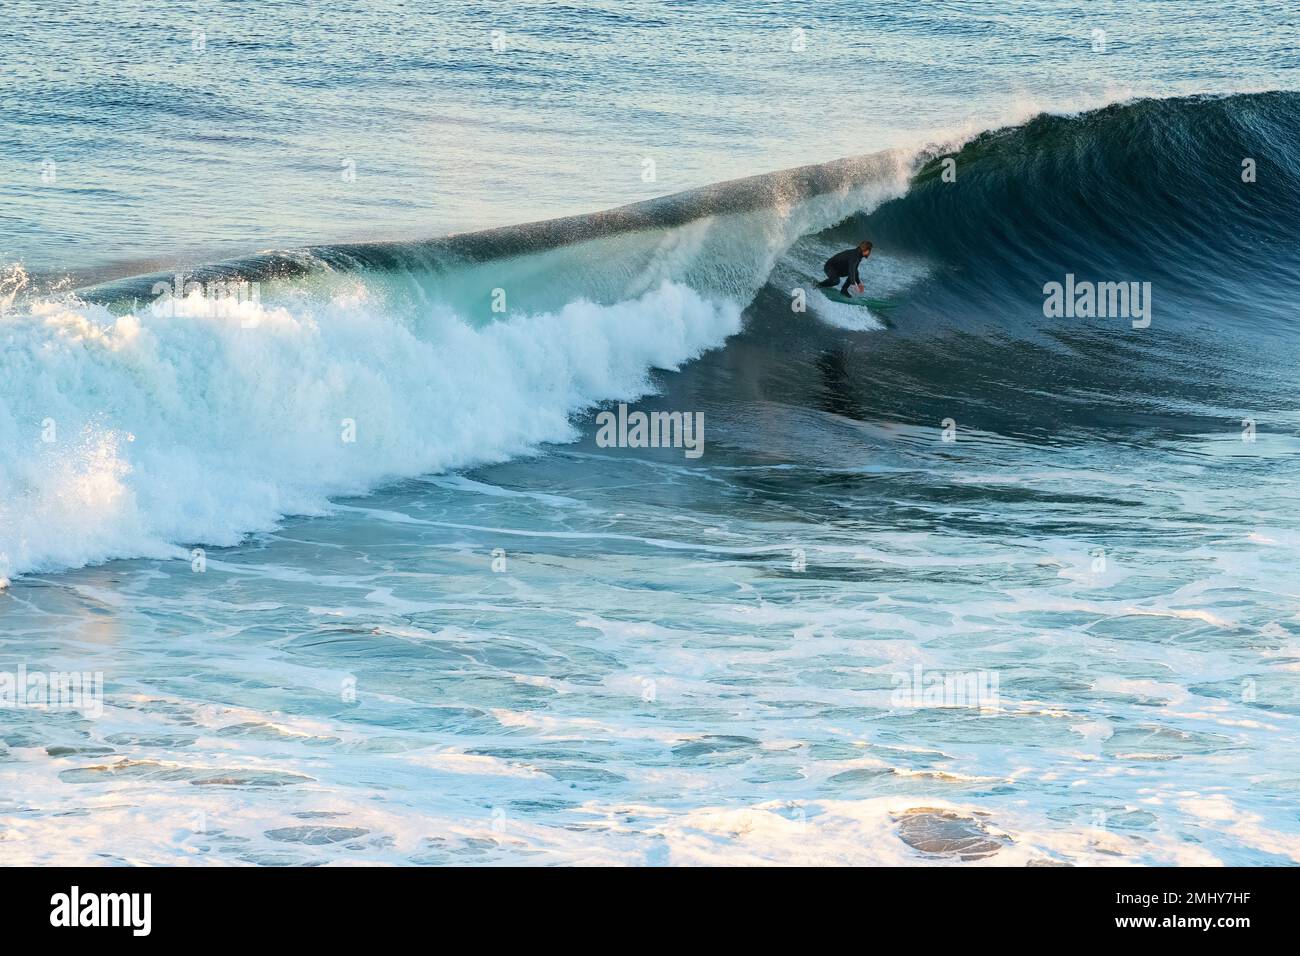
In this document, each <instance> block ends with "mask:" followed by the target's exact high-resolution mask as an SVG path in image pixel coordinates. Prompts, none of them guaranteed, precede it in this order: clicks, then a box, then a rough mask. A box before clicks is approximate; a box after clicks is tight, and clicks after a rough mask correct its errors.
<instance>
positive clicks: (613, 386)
mask: <svg viewBox="0 0 1300 956" xmlns="http://www.w3.org/2000/svg"><path fill="white" fill-rule="evenodd" d="M5 12H6V16H5V17H4V19H3V22H0V64H2V65H0V74H2V75H3V77H4V82H3V83H2V84H0V863H6V864H11V863H29V864H32V863H34V864H76V863H99V864H139V863H196V864H204V863H206V864H225V865H234V864H243V865H246V864H253V865H285V864H302V865H317V864H344V865H346V864H374V863H379V864H429V865H439V864H538V865H549V864H559V863H596V864H649V865H665V864H668V865H671V864H692V863H744V864H751V863H791V864H824V863H852V864H875V863H890V864H895V863H897V864H942V865H958V866H978V865H988V864H1002V865H1008V864H1009V865H1022V864H1023V865H1141V864H1151V865H1198V864H1229V865H1235V864H1268V865H1276V864H1294V863H1297V862H1300V816H1298V815H1297V811H1296V806H1297V798H1298V797H1300V576H1298V575H1297V573H1296V568H1297V567H1298V566H1300V484H1297V480H1298V479H1300V392H1298V391H1297V384H1298V379H1300V373H1298V371H1297V370H1298V369H1300V364H1298V362H1300V328H1297V302H1298V301H1300V92H1297V91H1298V90H1300V43H1297V39H1296V38H1297V36H1300V29H1298V27H1300V22H1298V21H1300V9H1298V8H1297V7H1296V6H1295V4H1292V3H1268V2H1263V3H1260V2H1251V3H1245V2H1222V3H1208V2H1193V3H1188V4H1168V3H1155V2H1150V3H1146V2H1135V3H1123V4H1119V3H1113V4H1112V3H1091V4H1079V5H1074V4H1067V3H1061V2H1055V0H1029V2H1025V3H1018V4H1015V5H1006V6H1002V7H993V6H990V7H988V8H984V7H983V5H977V4H969V3H955V2H954V3H946V2H945V3H883V4H881V3H873V4H859V3H835V2H819V3H816V4H812V3H806V4H805V3H768V4H756V5H749V6H747V7H745V8H744V9H736V8H735V6H734V5H731V4H722V3H714V2H700V0H696V2H689V3H685V2H683V3H648V2H631V0H629V2H622V3H613V2H608V3H571V4H568V3H542V2H521V3H514V4H510V5H508V6H501V5H495V4H492V5H489V4H475V3H441V2H437V3H433V2H431V3H420V4H415V3H403V2H397V0H377V2H368V3H365V4H354V3H343V2H300V3H288V2H283V3H277V2H260V3H252V2H249V3H211V4H207V3H179V4H171V5H168V6H167V7H166V8H165V9H164V8H161V7H155V6H152V5H147V6H146V5H142V4H138V3H136V2H132V0H101V2H99V3H95V4H91V5H86V6H83V5H80V4H71V3H68V4H54V5H53V6H51V5H48V4H35V3H29V2H25V0H17V2H10V3H8V4H7V5H6V11H5ZM862 238H869V239H871V240H872V241H873V242H874V243H875V248H874V252H873V254H872V256H871V258H870V259H869V260H868V261H867V262H866V263H865V264H864V267H863V279H864V282H865V285H866V295H867V297H868V298H869V299H870V300H871V301H870V304H868V305H862V304H846V303H842V302H834V301H831V300H829V299H827V298H826V297H824V296H823V295H822V294H821V293H820V292H818V291H817V290H816V289H815V288H813V285H812V283H813V282H815V281H816V280H818V279H820V278H821V271H820V270H821V263H822V262H823V260H824V259H825V258H826V257H827V256H829V255H830V254H831V253H833V252H836V251H838V250H840V249H843V248H846V247H848V246H851V245H853V244H855V243H856V242H857V241H858V240H859V239H862ZM192 283H197V286H192V285H191V284H192ZM1053 283H1056V284H1059V286H1060V287H1061V288H1068V289H1069V290H1071V291H1070V293H1067V294H1066V295H1065V298H1066V299H1068V300H1069V301H1068V307H1066V308H1064V309H1055V308H1053V307H1052V301H1051V298H1052V297H1051V295H1050V293H1049V290H1050V288H1051V287H1052V284H1053ZM1095 284H1107V285H1106V286H1097V288H1098V296H1097V298H1096V299H1093V298H1092V297H1091V290H1092V289H1093V288H1094V287H1095ZM1085 287H1086V288H1087V289H1088V290H1089V296H1088V301H1089V302H1091V303H1092V304H1093V306H1094V307H1093V308H1088V307H1085V306H1084V305H1082V304H1081V303H1082V302H1083V300H1082V299H1076V298H1075V297H1074V295H1073V292H1074V290H1076V289H1081V288H1085ZM1121 290H1122V292H1123V293H1124V298H1123V302H1122V307H1121V300H1120V298H1119V296H1120V292H1121ZM1103 306H1104V307H1103ZM651 412H662V413H666V414H668V415H676V416H677V420H678V421H682V420H689V421H697V422H702V431H697V432H696V433H695V435H696V437H697V438H700V439H701V440H702V441H701V443H700V444H698V445H697V446H695V447H694V448H692V447H691V446H690V445H689V444H688V443H677V444H676V445H675V446H674V447H635V444H636V443H635V442H634V441H633V442H629V441H621V442H620V443H619V445H618V446H617V447H610V445H609V442H608V441H606V440H605V438H606V437H608V432H609V430H608V429H607V428H605V427H604V426H605V425H606V423H607V422H608V420H609V418H610V417H613V418H614V419H615V420H617V419H619V418H620V417H621V418H623V419H626V418H627V417H628V415H635V414H636V413H651ZM624 431H625V433H626V430H624ZM615 432H616V433H617V429H615ZM69 674H76V675H86V679H85V681H84V686H85V687H86V688H88V689H87V691H86V692H85V693H84V694H82V695H81V696H80V697H78V698H77V700H76V701H74V702H72V704H75V706H73V705H72V704H70V703H69V701H68V700H66V699H63V700H55V699H53V698H52V697H51V696H49V691H48V687H47V683H48V682H50V681H52V683H54V684H58V683H59V681H60V680H62V679H63V677H60V676H59V675H65V676H66V675H69ZM50 675H55V676H54V677H53V678H51V677H50ZM79 686H82V685H79ZM16 688H17V690H16Z"/></svg>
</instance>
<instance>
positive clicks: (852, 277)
mask: <svg viewBox="0 0 1300 956" xmlns="http://www.w3.org/2000/svg"><path fill="white" fill-rule="evenodd" d="M861 264H862V250H861V249H859V248H858V247H857V246H854V247H853V248H852V249H845V250H844V251H843V252H837V253H835V255H833V256H831V257H830V258H829V259H827V260H826V265H824V266H822V268H823V269H825V270H826V281H825V282H818V283H817V286H818V288H821V289H828V288H830V287H831V286H833V285H834V284H835V283H837V282H839V281H840V280H841V279H843V280H844V284H843V285H842V286H840V294H841V295H848V294H849V286H851V285H857V284H858V283H859V282H861V281H862V280H861V279H859V278H858V266H860V265H861Z"/></svg>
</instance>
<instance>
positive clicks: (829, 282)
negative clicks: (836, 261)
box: [817, 267, 841, 289]
mask: <svg viewBox="0 0 1300 956" xmlns="http://www.w3.org/2000/svg"><path fill="white" fill-rule="evenodd" d="M825 272H826V278H825V280H824V281H822V282H818V283H817V288H819V289H829V288H830V287H831V286H833V285H834V284H835V283H837V282H839V281H840V278H841V276H840V274H839V273H838V272H836V271H835V270H834V269H831V268H829V267H827V268H826V269H825Z"/></svg>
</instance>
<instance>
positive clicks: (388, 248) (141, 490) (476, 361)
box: [0, 156, 906, 577]
mask: <svg viewBox="0 0 1300 956" xmlns="http://www.w3.org/2000/svg"><path fill="white" fill-rule="evenodd" d="M905 184H906V167H905V166H904V165H903V164H901V162H900V160H899V159H898V158H897V157H889V156H882V157H875V158H869V159H867V160H863V161H853V162H842V163H833V164H827V165H826V166H821V167H808V168H803V169H797V170H790V171H788V172H785V173H779V174H774V175H771V176H765V177H754V178H752V179H749V180H740V181H736V182H734V183H729V184H722V185H719V186H716V187H711V188H709V189H705V190H696V191H693V192H691V193H687V194H683V195H681V196H676V197H668V198H667V199H663V200H657V201H654V202H651V203H643V204H638V205H636V206H632V207H626V208H624V209H620V210H614V211H611V212H608V213H602V214H599V215H596V216H591V217H585V218H578V219H569V220H558V221H556V222H552V223H539V224H534V225H529V226H522V227H519V228H518V229H514V230H505V231H502V230H497V231H494V232H490V233H481V234H476V235H470V236H463V237H455V238H452V239H443V240H435V241H432V242H428V243H409V244H371V245H354V246H331V247H315V248H311V249H306V250H302V251H298V252H289V253H265V254H261V255H259V256H254V257H250V258H247V259H243V260H238V261H234V262H230V263H222V264H217V265H214V266H211V267H207V268H204V269H200V270H195V272H193V273H191V274H188V275H186V276H185V277H182V278H177V277H173V276H166V275H155V276H145V277H139V278H135V279H128V280H122V281H118V282H115V283H112V284H110V285H105V286H100V287H96V288H93V289H89V290H85V291H84V292H83V293H82V294H80V295H79V296H62V297H57V296H56V297H50V296H44V297H41V296H35V297H32V296H29V297H27V298H26V299H23V298H22V297H21V290H19V289H17V288H13V286H15V285H17V284H20V282H17V281H15V280H14V279H13V278H12V277H11V283H10V284H11V288H10V290H9V293H8V297H9V300H10V301H9V307H8V309H7V312H6V314H5V316H4V319H3V324H2V325H0V360H2V362H3V366H4V368H5V371H6V374H5V377H4V379H3V382H0V447H3V448H4V449H5V452H4V458H3V460H2V461H0V577H10V576H12V575H14V574H21V573H23V572H28V571H33V570H57V569H62V568H68V567H75V566H80V565H83V564H87V563H93V562H99V561H103V560H106V559H109V558H114V557H128V556H162V555H175V554H177V553H178V549H180V548H181V547H182V546H184V545H189V544H208V545H228V544H233V543H234V542H236V541H238V540H239V539H240V537H241V536H242V535H244V534H245V533H248V532H250V531H256V530H261V529H266V528H269V527H271V526H273V525H274V524H275V522H276V521H277V520H278V519H279V518H280V517H281V516H283V515H288V514H316V513H320V512H321V511H322V510H323V509H325V508H326V507H327V503H328V499H329V498H330V497H331V496H334V495H340V494H349V493H364V492H366V491H368V490H370V489H371V488H373V487H375V486H376V485H378V484H380V483H382V482H385V481H388V480H391V479H394V478H399V477H403V476H413V475H420V474H426V473H431V472H438V471H443V470H446V469H453V468H460V467H466V466H470V465H475V464H481V463H484V462H490V461H498V460H502V459H505V458H509V457H511V456H514V455H519V454H525V453H527V452H529V451H530V450H531V449H533V448H535V447H536V446H537V445H539V444H541V443H544V442H567V441H571V440H573V439H574V438H575V437H576V432H575V430H574V428H573V425H572V424H571V422H570V417H571V416H572V415H573V414H574V413H575V412H578V411H580V410H582V409H584V408H586V407H588V406H590V405H592V404H594V403H596V402H598V401H601V400H604V399H631V398H634V397H636V396H638V395H640V394H643V393H644V392H646V391H647V390H649V389H650V388H651V385H650V380H649V378H648V372H649V370H650V369H651V368H661V369H671V368H676V367H678V366H679V365H681V364H682V363H683V362H686V361H689V360H690V359H692V358H695V357H697V356H698V355H700V353H701V352H703V351H704V350H706V349H709V348H713V347H716V346H718V345H720V344H721V343H722V342H723V341H724V340H725V339H726V338H727V337H728V336H729V335H732V334H733V333H735V332H736V331H738V330H739V329H740V325H741V322H740V315H741V311H742V309H743V308H744V306H745V304H746V303H747V302H748V301H749V299H750V298H752V296H753V294H754V292H755V291H756V290H757V289H758V288H759V287H761V286H762V284H763V282H764V281H765V279H766V277H767V275H768V274H769V272H770V271H771V268H772V265H773V263H774V261H775V260H776V257H777V256H779V255H780V254H781V253H782V252H783V251H784V250H785V249H786V248H787V247H788V246H789V245H790V243H791V242H793V241H794V240H795V239H796V238H798V236H800V235H802V234H804V233H806V232H807V231H809V230H815V229H820V228H825V227H826V226H827V225H830V224H832V223H834V222H836V221H839V220H841V219H842V218H843V217H844V216H845V215H847V214H848V213H850V212H851V211H853V210H855V209H860V208H870V207H872V206H874V205H876V204H878V203H879V202H880V201H881V200H883V199H885V198H887V197H889V196H892V195H896V194H898V193H899V192H901V191H902V190H903V189H904V188H905ZM236 279H237V280H242V281H245V282H248V283H249V284H248V285H246V286H241V287H240V289H238V290H236V289H235V288H233V287H230V286H225V285H221V283H224V282H227V281H234V280H236ZM193 283H198V285H197V286H195V287H194V288H191V284H193ZM252 283H257V285H256V286H254V285H252ZM214 289H215V290H216V291H215V292H214V291H213V290H214ZM254 290H256V293H257V294H256V295H254V294H253V293H254ZM141 302H145V303H148V304H147V305H144V306H141V304H140V303H141Z"/></svg>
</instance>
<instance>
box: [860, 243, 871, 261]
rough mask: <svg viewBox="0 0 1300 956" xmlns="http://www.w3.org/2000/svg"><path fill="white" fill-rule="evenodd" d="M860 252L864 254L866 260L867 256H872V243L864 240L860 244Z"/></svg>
mask: <svg viewBox="0 0 1300 956" xmlns="http://www.w3.org/2000/svg"><path fill="white" fill-rule="evenodd" d="M858 251H859V252H861V253H862V257H863V258H864V259H865V258H866V257H867V256H869V255H871V243H870V242H868V241H867V240H866V239H863V240H862V241H861V242H859V243H858Z"/></svg>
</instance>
